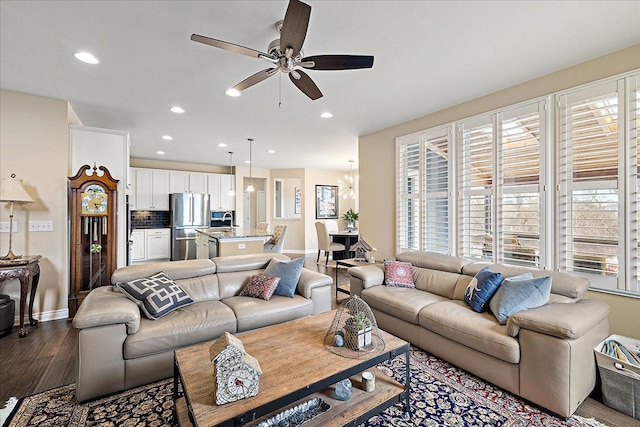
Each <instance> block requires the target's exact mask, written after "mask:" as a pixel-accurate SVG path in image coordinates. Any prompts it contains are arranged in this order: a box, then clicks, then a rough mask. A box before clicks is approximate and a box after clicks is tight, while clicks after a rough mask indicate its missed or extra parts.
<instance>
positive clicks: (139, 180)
mask: <svg viewBox="0 0 640 427" xmlns="http://www.w3.org/2000/svg"><path fill="white" fill-rule="evenodd" d="M152 180H153V173H152V171H151V170H150V169H136V170H135V178H134V182H135V185H134V190H135V206H134V207H133V209H134V210H139V211H144V210H151V209H153V196H152V193H151V183H152Z"/></svg>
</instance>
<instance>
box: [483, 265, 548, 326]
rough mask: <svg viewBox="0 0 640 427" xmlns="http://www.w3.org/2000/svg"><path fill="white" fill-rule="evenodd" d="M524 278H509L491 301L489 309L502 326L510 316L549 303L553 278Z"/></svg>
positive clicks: (521, 276)
mask: <svg viewBox="0 0 640 427" xmlns="http://www.w3.org/2000/svg"><path fill="white" fill-rule="evenodd" d="M525 274H528V276H529V277H523V276H524V275H520V276H516V277H511V278H507V279H505V280H504V281H503V282H502V285H500V288H499V289H498V291H497V292H496V294H495V295H494V296H493V298H492V299H491V302H490V303H489V307H490V308H491V312H492V313H493V314H494V316H496V319H498V322H500V324H501V325H504V324H505V323H507V319H508V318H509V316H511V315H513V314H516V313H519V312H521V311H523V310H528V309H530V308H536V307H540V306H541V305H544V304H546V303H547V301H549V293H550V292H551V277H549V276H546V277H538V278H535V279H534V278H533V277H531V274H530V273H525Z"/></svg>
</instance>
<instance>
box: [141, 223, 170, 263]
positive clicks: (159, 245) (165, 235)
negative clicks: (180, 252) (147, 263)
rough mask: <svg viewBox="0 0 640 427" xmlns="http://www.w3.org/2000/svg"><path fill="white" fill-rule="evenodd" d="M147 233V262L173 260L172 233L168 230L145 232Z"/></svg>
mask: <svg viewBox="0 0 640 427" xmlns="http://www.w3.org/2000/svg"><path fill="white" fill-rule="evenodd" d="M145 231H146V233H147V260H157V259H166V260H168V259H169V258H171V246H170V231H169V229H168V228H158V229H154V228H152V229H149V230H145Z"/></svg>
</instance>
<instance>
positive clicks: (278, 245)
mask: <svg viewBox="0 0 640 427" xmlns="http://www.w3.org/2000/svg"><path fill="white" fill-rule="evenodd" d="M285 237H287V226H286V225H276V226H275V228H274V229H273V237H272V238H271V240H269V241H268V242H267V243H265V244H264V245H263V246H262V251H263V252H274V253H280V254H281V253H282V252H283V251H284V239H285Z"/></svg>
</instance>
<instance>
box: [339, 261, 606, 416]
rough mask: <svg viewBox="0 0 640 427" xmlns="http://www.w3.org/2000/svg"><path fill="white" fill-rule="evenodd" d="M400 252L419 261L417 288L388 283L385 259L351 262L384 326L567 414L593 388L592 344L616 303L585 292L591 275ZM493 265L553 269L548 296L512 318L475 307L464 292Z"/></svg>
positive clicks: (357, 283) (354, 287) (514, 270)
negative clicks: (500, 318) (502, 320)
mask: <svg viewBox="0 0 640 427" xmlns="http://www.w3.org/2000/svg"><path fill="white" fill-rule="evenodd" d="M396 259H397V260H398V261H406V262H410V263H411V264H412V272H413V278H414V281H415V285H416V288H415V289H413V288H400V287H389V286H383V282H384V272H383V268H382V267H381V266H380V265H367V266H362V267H352V268H350V269H349V274H350V275H351V292H352V293H354V294H356V295H359V296H361V297H362V299H363V300H364V301H366V302H367V303H368V304H369V306H370V307H371V309H372V311H373V313H374V315H375V317H376V321H377V323H378V326H379V327H380V328H381V329H384V330H386V331H388V332H390V333H392V334H394V335H397V336H399V337H402V338H403V339H406V340H407V341H409V342H411V343H412V344H414V345H416V346H418V347H420V348H422V349H424V350H426V351H428V352H429V353H431V354H433V355H435V356H437V357H440V358H442V359H444V360H446V361H448V362H450V363H453V364H455V365H457V366H459V367H461V368H463V369H465V370H467V371H469V372H471V373H472V374H474V375H477V376H479V377H480V378H483V379H485V380H487V381H489V382H491V383H493V384H495V385H497V386H499V387H501V388H503V389H505V390H508V391H510V392H511V393H514V394H517V395H519V396H521V397H523V398H525V399H527V400H529V401H531V402H533V403H536V404H538V405H540V406H542V407H544V408H547V409H549V410H550V411H552V412H555V413H556V414H559V415H561V416H565V417H567V416H570V415H571V414H573V412H574V411H575V410H576V408H577V407H578V406H579V405H580V404H581V403H582V401H583V400H584V399H585V398H586V397H587V396H588V395H589V393H590V392H591V391H592V390H593V388H594V385H595V381H596V364H595V359H594V352H593V349H594V347H595V346H596V345H597V344H598V343H599V342H600V341H602V340H603V339H604V338H606V337H607V336H608V334H609V321H608V314H609V306H608V305H607V304H605V303H603V302H600V301H595V300H588V299H583V296H584V293H585V292H586V291H587V289H588V288H589V281H588V280H587V279H585V278H582V277H579V276H575V275H569V274H564V273H558V272H552V271H546V270H538V269H531V268H525V267H516V266H507V265H500V264H488V263H482V262H472V261H470V260H466V259H463V258H458V257H453V256H448V255H442V254H437V253H430V252H405V253H402V254H399V255H398V256H397V257H396ZM486 266H489V267H490V268H491V269H492V270H493V271H496V272H501V273H502V274H503V277H511V276H516V275H519V274H522V273H524V272H527V271H530V272H531V273H532V274H533V276H534V277H540V276H552V288H551V296H550V298H549V302H548V303H547V304H546V305H544V306H542V307H538V308H534V309H530V310H526V311H521V312H519V313H517V314H515V315H512V316H511V317H509V318H508V321H507V323H506V324H505V325H500V324H499V323H498V321H497V320H496V318H495V317H494V315H493V314H492V313H491V311H489V312H484V313H477V312H475V311H473V310H471V308H470V307H469V306H468V305H467V304H466V303H465V301H464V292H465V290H466V288H467V285H468V284H469V283H470V282H471V280H472V278H473V277H474V276H475V275H476V273H478V271H480V270H481V269H482V268H483V267H486Z"/></svg>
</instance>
